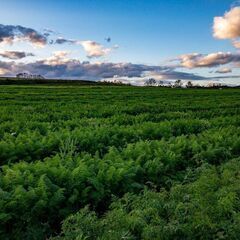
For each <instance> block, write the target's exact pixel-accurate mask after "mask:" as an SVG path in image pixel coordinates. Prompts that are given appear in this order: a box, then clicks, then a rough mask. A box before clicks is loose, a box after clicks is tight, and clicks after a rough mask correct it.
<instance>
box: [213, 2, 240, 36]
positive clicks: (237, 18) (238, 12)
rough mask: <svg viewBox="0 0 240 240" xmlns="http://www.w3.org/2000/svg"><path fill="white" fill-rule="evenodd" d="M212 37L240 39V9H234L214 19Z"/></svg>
mask: <svg viewBox="0 0 240 240" xmlns="http://www.w3.org/2000/svg"><path fill="white" fill-rule="evenodd" d="M213 35H214V37H215V38H218V39H234V38H237V37H240V7H234V8H232V9H231V10H230V11H229V12H226V13H225V14H224V16H223V17H215V18H214V24H213Z"/></svg>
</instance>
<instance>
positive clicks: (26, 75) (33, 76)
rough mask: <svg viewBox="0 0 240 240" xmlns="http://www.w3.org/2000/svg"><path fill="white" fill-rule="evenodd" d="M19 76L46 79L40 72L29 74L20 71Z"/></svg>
mask: <svg viewBox="0 0 240 240" xmlns="http://www.w3.org/2000/svg"><path fill="white" fill-rule="evenodd" d="M16 77H17V78H25V79H26V78H27V79H44V77H43V76H42V75H39V74H29V73H18V74H17V75H16Z"/></svg>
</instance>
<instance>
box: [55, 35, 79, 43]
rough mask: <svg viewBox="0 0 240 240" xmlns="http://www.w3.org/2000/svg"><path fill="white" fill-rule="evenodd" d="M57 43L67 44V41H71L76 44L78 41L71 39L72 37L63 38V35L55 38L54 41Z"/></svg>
mask: <svg viewBox="0 0 240 240" xmlns="http://www.w3.org/2000/svg"><path fill="white" fill-rule="evenodd" d="M54 43H55V44H65V43H70V44H74V43H76V41H75V40H71V39H66V38H62V37H59V38H57V39H56V40H55V42H54Z"/></svg>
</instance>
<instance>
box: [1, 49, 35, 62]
mask: <svg viewBox="0 0 240 240" xmlns="http://www.w3.org/2000/svg"><path fill="white" fill-rule="evenodd" d="M0 56H1V57H3V58H8V59H13V60H17V59H22V58H25V57H29V56H35V55H34V54H33V53H26V52H20V51H5V52H0Z"/></svg>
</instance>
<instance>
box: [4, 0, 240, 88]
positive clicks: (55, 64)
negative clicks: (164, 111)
mask: <svg viewBox="0 0 240 240" xmlns="http://www.w3.org/2000/svg"><path fill="white" fill-rule="evenodd" d="M239 67H240V1H233V0H118V1H117V0H51V1H49V0H41V1H32V0H8V1H7V0H0V76H14V75H16V74H17V73H19V72H28V73H31V74H41V75H43V76H44V77H47V78H66V79H85V80H107V81H112V80H121V81H123V82H130V83H132V84H136V85H142V84H143V83H144V81H145V80H146V79H149V78H155V79H156V80H159V81H160V80H161V81H163V82H166V83H168V82H171V81H175V80H177V79H182V80H183V81H185V82H187V81H192V82H195V83H211V82H221V83H226V84H234V85H236V84H240V70H239Z"/></svg>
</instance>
